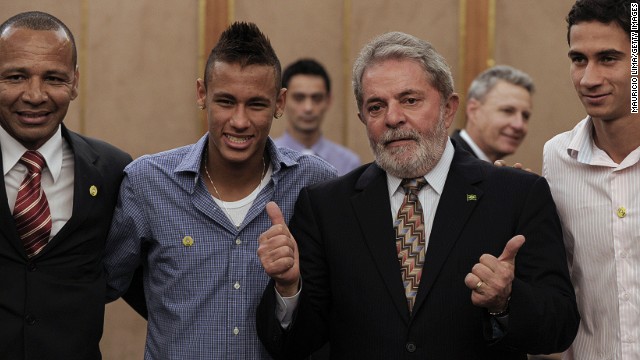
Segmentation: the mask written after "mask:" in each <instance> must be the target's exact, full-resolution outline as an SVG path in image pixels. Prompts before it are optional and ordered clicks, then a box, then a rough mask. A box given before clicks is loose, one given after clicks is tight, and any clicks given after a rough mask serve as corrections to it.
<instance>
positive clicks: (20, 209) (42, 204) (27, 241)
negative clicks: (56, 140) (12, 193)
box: [13, 150, 51, 258]
mask: <svg viewBox="0 0 640 360" xmlns="http://www.w3.org/2000/svg"><path fill="white" fill-rule="evenodd" d="M20 162H21V163H22V164H23V165H25V166H26V167H27V170H28V173H27V176H26V177H25V178H24V180H23V181H22V184H20V187H19V188H18V195H17V197H16V205H15V207H14V208H13V218H14V220H15V223H16V228H17V229H18V234H19V235H20V238H21V239H22V243H23V244H24V248H25V251H26V253H27V256H28V257H29V258H31V257H32V256H34V255H36V254H38V253H39V252H40V250H42V249H43V248H44V246H45V245H47V243H48V242H49V234H50V233H51V213H50V211H49V203H48V202H47V197H46V196H45V194H44V191H42V190H41V186H40V177H41V174H42V169H43V168H44V165H45V160H44V158H43V157H42V155H40V153H39V152H37V151H33V150H29V151H26V152H25V153H24V155H22V157H21V158H20Z"/></svg>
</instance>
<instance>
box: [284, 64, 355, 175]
mask: <svg viewBox="0 0 640 360" xmlns="http://www.w3.org/2000/svg"><path fill="white" fill-rule="evenodd" d="M282 86H283V87H285V88H287V104H286V106H285V114H286V117H287V129H286V130H285V132H284V134H283V135H282V136H281V137H279V138H277V139H274V141H275V143H276V145H278V146H279V147H288V148H290V149H293V150H297V151H300V152H302V153H305V154H314V155H317V156H319V157H321V158H323V159H324V160H326V161H327V162H328V163H329V164H331V165H333V166H334V167H335V168H336V169H337V170H338V174H339V175H343V174H346V173H348V172H349V171H351V170H353V169H354V168H356V167H357V166H358V165H360V159H359V158H358V155H356V154H355V153H354V152H353V151H351V150H349V149H347V148H346V147H344V146H342V145H339V144H336V143H334V142H332V141H331V140H329V139H327V138H325V137H324V136H323V135H322V129H321V126H322V122H323V121H324V115H325V113H326V112H327V110H328V109H329V106H330V105H331V80H330V78H329V74H327V71H326V70H325V69H324V67H323V66H322V65H321V64H320V63H319V62H317V61H315V60H312V59H300V60H298V61H296V62H294V63H292V64H291V65H289V66H288V67H287V68H286V69H285V70H284V72H283V73H282Z"/></svg>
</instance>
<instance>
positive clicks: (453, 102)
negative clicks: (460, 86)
mask: <svg viewBox="0 0 640 360" xmlns="http://www.w3.org/2000/svg"><path fill="white" fill-rule="evenodd" d="M459 104H460V96H458V94H457V93H453V94H451V95H449V98H448V99H447V102H446V103H445V104H444V114H443V115H444V121H445V126H446V128H447V129H448V128H449V127H450V126H451V124H452V123H453V120H454V119H455V117H456V111H458V105H459Z"/></svg>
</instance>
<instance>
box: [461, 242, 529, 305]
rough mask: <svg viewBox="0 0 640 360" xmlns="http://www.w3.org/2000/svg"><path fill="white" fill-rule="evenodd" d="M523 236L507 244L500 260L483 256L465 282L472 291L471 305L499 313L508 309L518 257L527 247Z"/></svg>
mask: <svg viewBox="0 0 640 360" xmlns="http://www.w3.org/2000/svg"><path fill="white" fill-rule="evenodd" d="M524 240H525V239H524V236H522V235H516V236H514V237H513V238H511V240H509V241H508V242H507V244H506V245H505V247H504V250H503V251H502V254H500V256H498V257H497V258H496V257H495V256H493V255H490V254H484V255H482V256H481V257H480V262H479V263H477V264H475V265H474V266H473V268H472V269H471V272H470V273H469V274H467V276H466V277H465V279H464V283H465V285H467V287H468V288H469V289H471V290H472V291H471V302H472V303H473V304H474V305H476V306H480V307H484V308H487V310H489V312H492V313H498V312H502V311H504V310H506V309H507V306H508V305H509V297H510V296H511V284H512V283H513V278H514V271H515V262H516V255H517V254H518V250H520V248H521V247H522V245H523V244H524Z"/></svg>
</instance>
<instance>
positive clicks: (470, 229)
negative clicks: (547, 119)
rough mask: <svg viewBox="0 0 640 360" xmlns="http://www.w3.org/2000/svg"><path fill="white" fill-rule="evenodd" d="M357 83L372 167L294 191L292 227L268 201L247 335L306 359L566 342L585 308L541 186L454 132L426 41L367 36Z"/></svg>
mask: <svg viewBox="0 0 640 360" xmlns="http://www.w3.org/2000/svg"><path fill="white" fill-rule="evenodd" d="M353 86H354V92H355V96H356V101H357V105H358V111H359V113H358V117H359V118H360V120H361V121H362V123H363V124H364V125H365V126H366V129H367V134H368V137H369V141H370V143H371V148H372V150H373V153H374V155H375V162H374V163H371V164H369V165H368V166H363V167H361V168H359V169H357V170H354V171H352V172H351V173H349V174H347V175H345V176H343V177H340V178H337V179H334V180H329V181H327V182H324V183H319V184H316V185H312V186H308V187H306V188H303V189H302V191H301V192H300V195H299V197H298V200H297V202H296V206H295V208H294V214H293V217H292V219H291V222H290V223H289V227H287V225H286V224H285V222H284V221H283V220H282V216H281V214H280V210H279V208H278V206H277V205H276V204H275V203H269V204H268V205H267V213H268V214H269V217H270V218H271V221H272V223H273V226H272V227H271V228H270V229H269V230H267V231H266V232H264V233H263V234H262V235H261V236H260V239H259V243H260V245H259V248H258V256H259V257H260V261H261V263H262V266H263V267H264V269H265V272H266V273H267V274H268V275H269V276H270V277H271V278H272V280H271V282H270V283H269V285H268V286H267V287H266V288H265V291H264V293H263V297H262V301H261V303H260V306H259V308H258V314H257V329H258V334H259V336H260V338H261V340H262V342H263V344H264V345H265V347H266V348H267V350H268V351H269V352H270V354H271V355H272V356H274V357H275V358H280V359H297V358H303V357H305V356H307V355H308V354H309V353H310V352H311V351H313V350H314V349H316V348H318V347H320V346H322V345H323V344H324V343H326V342H327V341H329V342H330V344H331V357H332V358H334V359H425V358H429V359H487V360H488V359H491V360H496V359H526V358H527V355H526V354H527V353H532V354H536V353H553V352H558V351H562V350H564V349H566V348H567V347H568V346H569V344H571V341H572V340H573V338H574V336H575V334H576V331H577V328H578V324H579V314H578V311H577V305H576V300H575V294H574V292H573V288H572V286H571V282H570V280H569V274H568V271H567V263H566V258H565V252H564V247H563V244H562V230H561V228H560V221H559V219H558V215H557V213H556V210H555V206H554V203H553V200H552V199H551V193H550V191H549V187H548V185H547V182H546V181H545V179H544V178H542V177H539V176H537V175H535V174H532V173H527V172H524V171H521V170H517V169H513V168H506V167H496V166H494V165H492V164H489V163H487V162H484V161H480V160H478V159H476V158H474V157H473V156H471V155H469V154H468V153H467V152H466V151H462V149H461V148H460V146H459V145H455V144H454V143H453V142H451V141H450V140H449V137H448V135H447V128H448V127H449V126H450V125H451V123H452V121H453V118H454V116H455V112H456V109H457V107H458V95H457V94H456V93H455V92H454V87H453V80H452V76H451V72H450V70H449V67H448V65H447V64H446V62H445V60H444V58H443V57H442V56H441V55H440V54H438V53H437V52H436V51H435V49H434V48H433V47H432V46H431V44H429V43H428V42H426V41H424V40H421V39H418V38H416V37H414V36H411V35H408V34H405V33H401V32H392V33H387V34H384V35H381V36H379V37H377V38H375V39H374V40H373V41H371V42H370V43H369V44H367V45H366V46H365V47H364V49H363V50H362V51H361V52H360V55H359V56H358V58H357V60H356V62H355V65H354V68H353ZM495 214H500V216H496V215H495ZM525 239H526V243H525ZM516 257H517V261H516ZM302 279H303V280H302Z"/></svg>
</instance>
